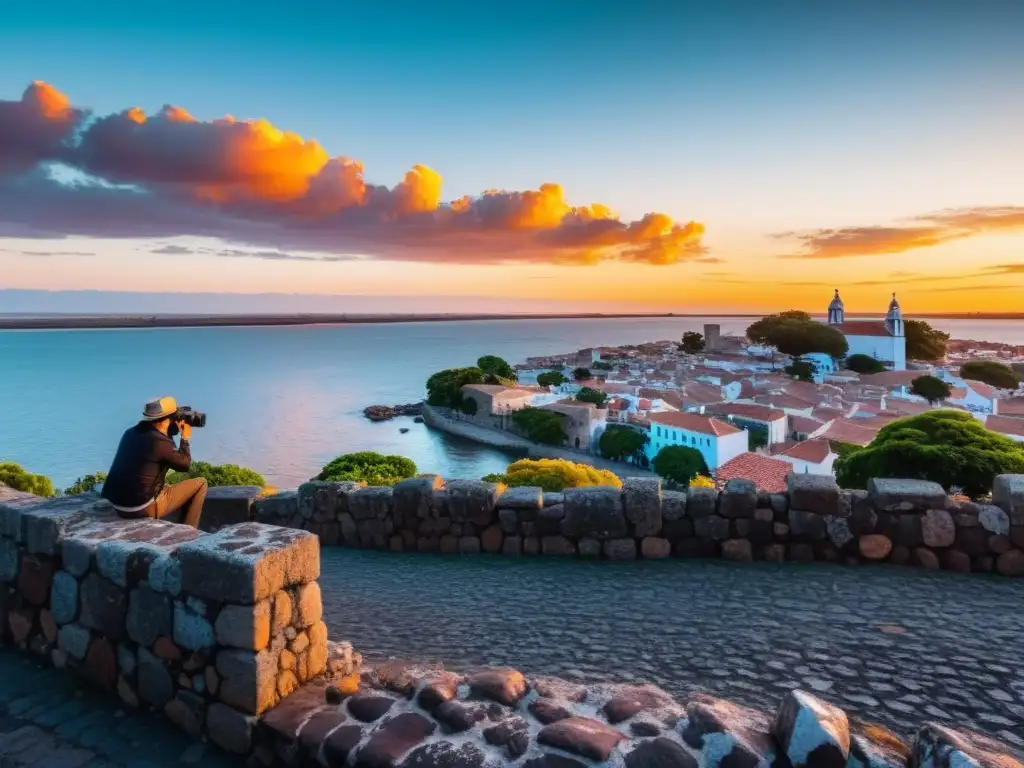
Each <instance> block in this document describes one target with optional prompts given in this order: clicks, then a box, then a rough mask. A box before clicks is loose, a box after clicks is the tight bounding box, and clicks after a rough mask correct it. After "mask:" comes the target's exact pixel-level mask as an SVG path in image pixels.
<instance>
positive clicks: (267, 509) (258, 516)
mask: <svg viewBox="0 0 1024 768" xmlns="http://www.w3.org/2000/svg"><path fill="white" fill-rule="evenodd" d="M211 490H212V489H211ZM298 511H299V492H298V491H282V492H281V493H275V494H274V495H273V496H264V497H263V498H261V499H256V500H255V501H254V502H253V504H252V517H253V520H255V521H257V522H260V523H269V524H271V525H281V521H282V520H287V519H289V518H291V517H294V516H295V515H296V514H298Z"/></svg>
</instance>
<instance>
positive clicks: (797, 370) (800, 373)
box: [783, 360, 814, 381]
mask: <svg viewBox="0 0 1024 768" xmlns="http://www.w3.org/2000/svg"><path fill="white" fill-rule="evenodd" d="M783 370H785V371H786V373H788V374H789V375H790V376H792V377H793V378H794V379H797V380H798V381H814V366H813V365H811V364H810V363H808V362H805V361H804V360H794V361H793V364H792V365H787V366H786V367H785V368H784V369H783Z"/></svg>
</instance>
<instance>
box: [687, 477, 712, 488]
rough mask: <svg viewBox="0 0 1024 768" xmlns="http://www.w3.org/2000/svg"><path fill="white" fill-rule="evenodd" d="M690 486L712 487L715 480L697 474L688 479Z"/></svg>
mask: <svg viewBox="0 0 1024 768" xmlns="http://www.w3.org/2000/svg"><path fill="white" fill-rule="evenodd" d="M689 487H690V488H714V487H715V481H714V480H712V479H711V478H710V477H708V476H707V475H697V476H695V477H694V478H693V479H692V480H691V481H690V485H689Z"/></svg>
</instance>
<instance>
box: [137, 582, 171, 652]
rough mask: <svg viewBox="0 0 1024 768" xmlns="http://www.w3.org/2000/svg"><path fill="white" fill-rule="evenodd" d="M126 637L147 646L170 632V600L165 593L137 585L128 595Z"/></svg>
mask: <svg viewBox="0 0 1024 768" xmlns="http://www.w3.org/2000/svg"><path fill="white" fill-rule="evenodd" d="M127 629H128V637H130V638H131V639H132V640H134V641H135V642H136V643H138V644H139V645H143V646H146V647H147V648H148V647H149V646H151V645H153V644H154V643H155V642H156V641H157V638H158V637H160V636H161V635H169V634H170V633H171V601H170V598H168V597H167V595H161V594H160V593H159V592H154V591H153V590H152V589H150V588H149V587H146V586H138V587H136V588H135V589H133V590H132V591H131V594H130V595H129V596H128V618H127Z"/></svg>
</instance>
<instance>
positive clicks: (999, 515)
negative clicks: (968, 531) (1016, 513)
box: [978, 504, 1010, 536]
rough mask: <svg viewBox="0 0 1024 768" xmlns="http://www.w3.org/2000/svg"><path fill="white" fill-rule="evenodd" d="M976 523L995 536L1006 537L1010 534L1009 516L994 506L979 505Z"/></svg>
mask: <svg viewBox="0 0 1024 768" xmlns="http://www.w3.org/2000/svg"><path fill="white" fill-rule="evenodd" d="M978 523H979V524H980V525H981V527H982V528H984V529H985V530H986V531H988V532H989V533H991V534H994V535H996V536H1006V535H1008V534H1009V533H1010V516H1009V515H1008V514H1007V513H1006V512H1004V511H1003V510H1002V509H1000V508H999V507H997V506H996V505H995V504H981V505H979V509H978Z"/></svg>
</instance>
